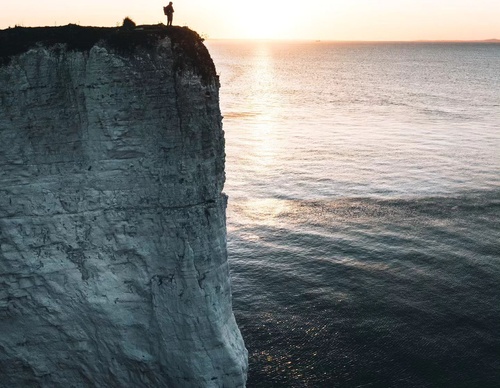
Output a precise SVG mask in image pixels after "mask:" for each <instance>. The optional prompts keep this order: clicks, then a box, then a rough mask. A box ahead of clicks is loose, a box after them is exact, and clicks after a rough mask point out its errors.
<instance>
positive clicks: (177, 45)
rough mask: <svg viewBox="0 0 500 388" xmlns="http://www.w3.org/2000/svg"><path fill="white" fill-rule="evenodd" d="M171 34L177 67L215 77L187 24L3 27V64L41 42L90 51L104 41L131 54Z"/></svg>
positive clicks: (0, 36)
mask: <svg viewBox="0 0 500 388" xmlns="http://www.w3.org/2000/svg"><path fill="white" fill-rule="evenodd" d="M166 36H168V37H169V38H170V39H171V41H172V46H173V50H174V52H175V54H177V56H178V58H177V59H176V60H175V61H174V65H175V67H176V70H183V69H184V68H186V66H188V65H189V66H190V67H193V68H197V69H198V70H199V71H200V73H201V75H202V76H203V78H206V77H207V76H208V77H210V78H211V77H213V76H214V75H215V67H214V64H213V62H212V60H211V58H210V55H209V54H208V51H207V50H206V48H205V46H204V45H203V44H201V43H202V42H203V39H202V38H201V37H200V36H199V35H198V34H197V33H196V32H195V31H192V30H190V29H189V28H187V27H178V26H173V27H166V26H165V25H163V24H159V25H144V26H137V27H135V28H134V27H133V26H132V27H131V26H127V25H124V26H123V27H81V26H77V25H75V24H68V25H67V26H61V27H15V28H8V29H5V30H0V65H5V64H8V63H9V62H10V60H11V58H12V57H14V56H16V55H20V54H22V53H24V52H26V51H28V50H29V49H31V48H34V47H37V46H45V47H51V46H54V45H57V44H64V45H66V47H67V49H68V50H70V51H88V50H90V49H91V48H92V47H93V46H94V45H95V44H96V43H98V42H103V43H104V44H105V45H106V46H107V47H110V48H111V49H113V50H115V51H116V52H118V53H119V54H122V55H131V54H133V53H134V52H135V51H136V50H137V48H139V47H144V48H150V47H153V46H154V45H155V43H156V42H157V41H158V40H160V39H163V38H164V37H166Z"/></svg>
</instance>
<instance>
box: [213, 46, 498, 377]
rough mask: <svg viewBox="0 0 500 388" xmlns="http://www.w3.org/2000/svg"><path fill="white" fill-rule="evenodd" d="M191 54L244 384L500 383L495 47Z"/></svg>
mask: <svg viewBox="0 0 500 388" xmlns="http://www.w3.org/2000/svg"><path fill="white" fill-rule="evenodd" d="M207 46H208V48H209V50H210V53H211V55H212V58H213V60H214V62H215V65H216V68H217V71H218V74H219V75H220V81H221V85H222V86H221V90H220V93H221V95H220V99H221V110H222V114H223V116H224V120H223V123H224V130H225V136H226V154H227V156H226V172H227V180H226V185H225V192H226V193H227V194H228V195H229V207H228V220H227V223H228V251H229V260H230V265H231V275H232V287H233V308H234V312H235V315H236V318H237V321H238V324H239V326H240V328H241V331H242V333H243V336H244V339H245V342H246V345H247V348H248V350H249V362H250V370H249V380H248V386H249V387H498V386H500V44H494V43H330V42H287V43H284V42H235V41H208V42H207Z"/></svg>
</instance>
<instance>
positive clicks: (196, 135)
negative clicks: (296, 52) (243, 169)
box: [0, 25, 247, 387]
mask: <svg viewBox="0 0 500 388" xmlns="http://www.w3.org/2000/svg"><path fill="white" fill-rule="evenodd" d="M218 92H219V83H218V78H217V76H216V73H215V67H214V65H213V62H212V60H211V58H210V55H209V53H208V51H207V50H206V48H205V46H204V45H203V43H202V39H201V38H200V37H199V36H198V35H197V34H196V33H194V32H193V31H190V30H189V29H187V28H180V27H172V28H168V29H167V28H164V27H162V26H142V27H140V28H138V29H135V30H124V29H116V28H91V27H88V28H84V27H78V26H72V25H70V26H65V27H54V28H14V29H9V30H3V31H0V381H1V385H2V386H6V387H25V386H30V387H59V386H71V387H94V386H95V387H222V386H225V387H243V386H244V385H245V381H246V370H247V352H246V349H245V346H244V343H243V340H242V337H241V334H240V332H239V330H238V327H237V325H236V322H235V319H234V315H233V312H232V307H231V289H230V279H229V270H228V263H227V251H226V225H225V222H226V221H225V209H226V197H225V196H224V194H223V193H222V189H223V185H224V176H225V175H224V133H223V130H222V123H221V114H220V108H219V95H218Z"/></svg>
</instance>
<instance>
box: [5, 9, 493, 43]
mask: <svg viewBox="0 0 500 388" xmlns="http://www.w3.org/2000/svg"><path fill="white" fill-rule="evenodd" d="M2 3H3V4H2V11H1V12H0V29H4V28H8V27H14V26H16V25H18V26H24V27H35V26H54V25H65V24H69V23H74V24H79V25H83V26H116V25H119V24H121V22H122V20H123V18H125V17H127V16H128V17H130V18H131V19H132V20H134V21H135V22H136V24H156V23H160V22H163V23H165V24H166V17H165V16H164V15H163V10H162V7H163V6H164V5H166V4H167V2H166V1H159V0H85V1H68V0H45V1H40V0H37V1H34V0H19V1H12V0H2ZM173 3H174V4H173V6H174V9H175V13H174V25H181V26H188V27H190V28H191V29H193V30H195V31H197V32H198V33H200V35H202V36H203V37H205V38H208V39H290V40H363V41H377V40H382V41H407V40H482V39H492V38H497V39H500V0H432V1H431V0H308V1H297V0H253V1H239V0H213V1H206V0H205V1H201V0H179V1H173Z"/></svg>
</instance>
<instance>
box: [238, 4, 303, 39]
mask: <svg viewBox="0 0 500 388" xmlns="http://www.w3.org/2000/svg"><path fill="white" fill-rule="evenodd" d="M233 15H234V16H235V18H234V23H235V24H236V25H235V27H236V29H237V31H238V32H239V34H238V35H240V38H243V39H288V38H290V36H291V35H293V31H294V29H295V28H296V26H297V24H298V23H299V22H300V3H299V1H295V0H291V1H283V0H254V1H251V2H241V3H240V2H238V3H237V4H234V9H233Z"/></svg>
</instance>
